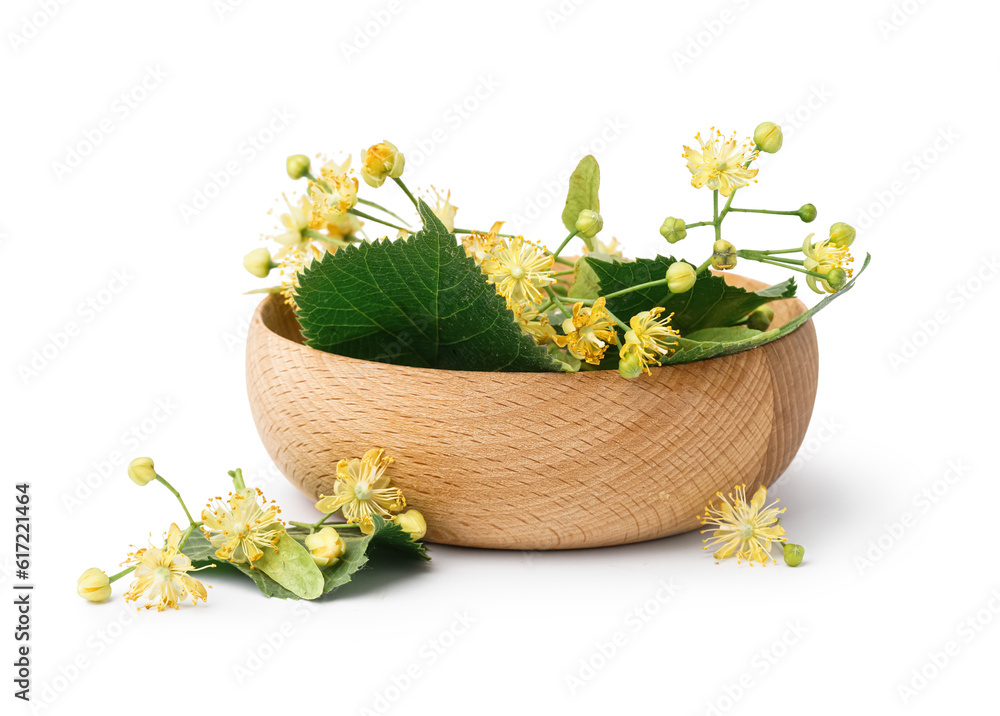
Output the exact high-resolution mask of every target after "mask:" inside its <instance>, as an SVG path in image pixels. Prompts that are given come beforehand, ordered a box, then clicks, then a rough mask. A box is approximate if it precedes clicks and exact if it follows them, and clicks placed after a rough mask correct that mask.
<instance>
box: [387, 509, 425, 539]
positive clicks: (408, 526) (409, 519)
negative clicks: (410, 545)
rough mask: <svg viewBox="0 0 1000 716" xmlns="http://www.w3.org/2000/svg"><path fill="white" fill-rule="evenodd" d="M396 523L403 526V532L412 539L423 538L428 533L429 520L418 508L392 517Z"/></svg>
mask: <svg viewBox="0 0 1000 716" xmlns="http://www.w3.org/2000/svg"><path fill="white" fill-rule="evenodd" d="M392 519H393V520H395V521H396V524H397V525H399V526H400V527H402V528H403V532H405V533H406V534H408V535H410V539H412V540H414V541H416V540H418V539H423V537H424V535H425V534H427V520H425V519H424V516H423V515H422V514H420V513H419V512H417V511H416V510H407V511H406V512H402V513H400V514H398V515H396V516H395V517H393V518H392Z"/></svg>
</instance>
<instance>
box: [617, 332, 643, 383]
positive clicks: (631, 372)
mask: <svg viewBox="0 0 1000 716" xmlns="http://www.w3.org/2000/svg"><path fill="white" fill-rule="evenodd" d="M629 333H632V331H629ZM633 335H634V334H633ZM618 373H619V374H620V375H621V377H622V378H628V379H629V380H632V379H634V378H638V377H639V375H640V374H641V373H642V361H640V360H639V356H637V355H636V354H635V353H629V354H628V355H627V356H625V357H624V358H622V359H621V360H619V361H618Z"/></svg>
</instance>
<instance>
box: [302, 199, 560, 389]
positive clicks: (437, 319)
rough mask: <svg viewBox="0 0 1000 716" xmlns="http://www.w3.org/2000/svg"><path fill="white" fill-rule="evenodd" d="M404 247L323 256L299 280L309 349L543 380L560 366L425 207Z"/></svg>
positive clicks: (366, 247)
mask: <svg viewBox="0 0 1000 716" xmlns="http://www.w3.org/2000/svg"><path fill="white" fill-rule="evenodd" d="M419 208H420V215H421V217H422V218H423V221H424V228H423V229H421V230H420V231H418V232H417V233H416V234H414V235H413V236H411V237H410V238H409V239H406V240H402V239H398V240H396V241H388V240H385V241H378V242H374V243H363V244H361V245H360V246H351V247H348V248H346V249H341V250H339V251H337V252H336V253H327V254H325V255H324V256H323V258H322V260H320V261H315V262H313V264H312V265H311V266H310V267H309V268H308V269H306V270H305V271H304V272H303V274H302V275H301V278H300V286H299V288H298V290H297V291H296V303H297V304H298V313H297V315H298V319H299V323H300V324H301V326H302V333H303V335H304V336H305V338H306V344H307V345H309V346H311V347H313V348H316V349H318V350H322V351H327V352H329V353H337V354H339V355H344V356H349V357H351V358H360V359H362V360H372V361H380V362H382V363H394V364H397V365H410V366H418V367H424V368H441V369H446V370H475V371H500V370H503V371H508V372H542V371H557V370H559V365H558V364H557V363H556V362H555V361H553V360H552V359H551V358H550V357H549V355H548V353H547V352H546V350H545V349H544V348H543V347H540V346H538V345H536V344H535V341H534V340H533V339H532V338H531V337H530V336H527V335H525V334H524V333H523V332H522V331H521V328H520V326H519V325H518V324H517V323H516V321H515V320H514V314H513V313H511V311H510V310H509V309H508V308H507V304H506V302H505V301H504V299H503V298H502V297H501V296H499V295H498V294H497V293H496V290H495V289H494V287H493V286H492V285H491V284H490V283H489V282H488V281H487V280H486V277H485V276H484V275H483V273H482V271H480V269H479V267H478V266H477V265H476V263H475V261H473V260H472V259H471V258H469V257H468V256H466V254H465V249H463V248H462V247H461V246H460V245H459V244H458V243H457V241H456V240H455V236H454V235H453V234H450V233H448V230H447V229H446V228H445V226H444V224H442V223H441V221H440V220H439V219H438V218H437V217H436V216H434V213H433V212H432V211H431V210H430V208H429V207H428V206H427V204H425V203H424V202H423V201H420V202H419Z"/></svg>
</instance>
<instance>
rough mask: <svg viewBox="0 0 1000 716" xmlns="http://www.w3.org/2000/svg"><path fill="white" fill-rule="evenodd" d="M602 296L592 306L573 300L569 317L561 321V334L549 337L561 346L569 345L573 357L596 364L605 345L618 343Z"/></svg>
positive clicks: (602, 354) (605, 347)
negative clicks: (571, 315) (573, 303)
mask: <svg viewBox="0 0 1000 716" xmlns="http://www.w3.org/2000/svg"><path fill="white" fill-rule="evenodd" d="M605 303H606V301H605V299H604V296H601V297H600V298H598V299H597V300H596V301H594V305H593V306H584V305H583V304H582V303H577V304H576V305H574V306H573V317H572V318H567V319H566V320H565V321H563V325H562V329H563V333H565V334H566V335H565V336H555V337H553V339H552V340H554V341H555V342H556V344H557V345H559V346H560V347H562V348H567V349H569V352H570V353H571V354H573V356H574V357H575V358H578V359H580V360H585V361H587V362H588V363H590V364H591V365H598V364H600V362H601V359H602V358H604V353H605V351H607V350H608V345H617V344H618V332H617V330H616V328H615V322H614V320H613V319H612V318H611V314H610V313H608V309H607V308H605Z"/></svg>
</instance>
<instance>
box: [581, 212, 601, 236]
mask: <svg viewBox="0 0 1000 716" xmlns="http://www.w3.org/2000/svg"><path fill="white" fill-rule="evenodd" d="M603 228H604V219H603V217H601V215H600V214H598V213H597V212H596V211H591V210H590V209H584V210H583V211H581V212H580V215H579V216H578V217H576V231H577V233H579V234H580V236H582V237H583V238H585V239H592V238H594V237H595V236H597V232H598V231H600V230H601V229H603Z"/></svg>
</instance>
